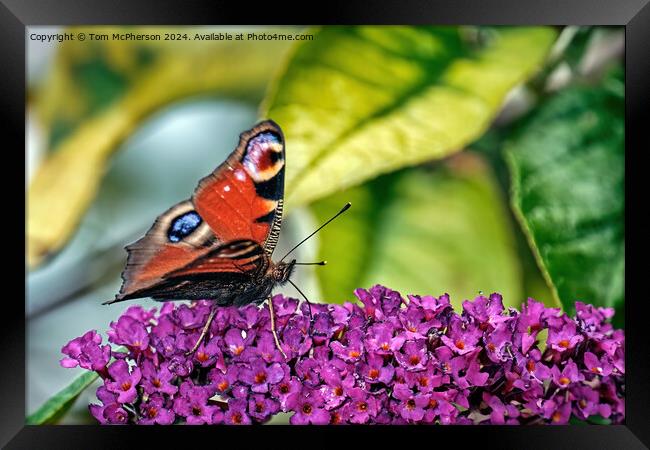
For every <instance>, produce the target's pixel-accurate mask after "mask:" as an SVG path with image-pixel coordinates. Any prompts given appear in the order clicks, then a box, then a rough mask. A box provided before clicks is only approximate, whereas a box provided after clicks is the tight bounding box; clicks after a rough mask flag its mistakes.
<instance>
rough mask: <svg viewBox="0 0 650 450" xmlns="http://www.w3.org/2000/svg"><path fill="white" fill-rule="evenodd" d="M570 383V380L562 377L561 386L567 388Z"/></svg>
mask: <svg viewBox="0 0 650 450" xmlns="http://www.w3.org/2000/svg"><path fill="white" fill-rule="evenodd" d="M570 382H571V380H569V379H568V378H567V377H562V378H560V384H561V385H562V386H566V385H567V384H569V383H570Z"/></svg>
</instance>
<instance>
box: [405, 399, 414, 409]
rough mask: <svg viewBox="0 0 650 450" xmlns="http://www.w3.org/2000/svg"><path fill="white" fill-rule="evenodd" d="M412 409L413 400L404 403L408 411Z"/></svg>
mask: <svg viewBox="0 0 650 450" xmlns="http://www.w3.org/2000/svg"><path fill="white" fill-rule="evenodd" d="M414 408H415V400H413V399H412V398H411V399H409V400H408V401H407V402H406V409H409V410H410V409H414Z"/></svg>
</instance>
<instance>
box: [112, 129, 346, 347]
mask: <svg viewBox="0 0 650 450" xmlns="http://www.w3.org/2000/svg"><path fill="white" fill-rule="evenodd" d="M284 169H285V149H284V136H283V134H282V130H281V129H280V127H279V126H278V124H276V123H275V122H273V121H271V120H266V121H263V122H261V123H259V124H257V125H256V126H255V127H253V128H252V129H250V130H248V131H245V132H243V133H242V134H241V135H240V137H239V145H238V146H237V148H236V149H235V150H234V151H233V152H232V154H231V155H230V156H229V157H228V158H227V159H226V161H225V162H224V163H223V164H221V165H220V166H219V167H217V169H216V170H214V172H212V173H211V174H210V175H208V176H207V177H205V178H203V179H202V180H201V181H200V182H199V185H198V186H197V188H196V189H195V191H194V194H193V195H192V197H191V198H190V199H188V200H185V201H182V202H180V203H177V204H176V205H174V206H172V207H171V208H169V209H168V210H167V211H165V212H164V213H163V214H161V215H160V216H158V218H157V219H156V221H155V222H154V224H153V226H152V227H151V228H150V229H149V231H147V232H146V234H145V235H144V236H143V237H142V238H141V239H139V240H138V241H136V242H135V243H133V244H131V245H128V246H127V247H126V250H127V252H128V258H127V262H126V267H125V269H124V271H123V272H122V279H123V283H122V287H121V289H120V292H119V293H118V294H117V295H116V296H115V298H114V299H113V300H110V301H107V302H105V303H104V304H111V303H116V302H121V301H125V300H130V299H135V298H143V297H151V298H153V299H154V300H161V301H165V300H199V299H204V300H205V299H209V300H213V301H214V303H215V307H213V308H212V313H211V314H210V316H209V317H208V320H207V323H206V324H205V327H204V329H203V332H202V333H201V336H200V337H199V340H198V342H197V343H196V345H195V347H194V349H193V350H192V351H191V352H193V351H194V350H195V349H196V347H197V346H198V345H199V343H200V342H201V340H202V339H203V337H204V336H205V334H206V332H207V330H208V327H209V326H210V323H211V321H212V318H213V317H214V314H215V312H216V307H217V306H225V305H235V306H241V305H246V304H249V303H261V302H263V301H264V300H265V299H267V298H269V296H270V294H271V291H272V290H273V288H274V287H275V286H277V285H281V284H283V283H286V282H287V281H289V282H291V281H290V279H289V278H290V277H291V274H292V272H293V270H294V268H295V266H296V264H300V263H296V260H295V259H294V260H291V261H290V262H282V260H280V262H277V263H276V262H274V261H273V260H271V255H272V254H273V250H274V249H275V246H276V244H277V242H278V237H279V234H280V228H281V225H282V206H283V202H284V199H283V197H284ZM349 206H350V205H349V204H347V205H346V206H345V207H344V208H343V209H342V210H341V211H340V212H339V213H338V214H336V215H335V216H334V217H332V218H331V219H330V220H328V221H327V222H326V223H325V224H323V225H322V226H321V227H320V228H318V230H320V229H321V228H323V227H324V226H325V225H327V224H328V223H329V222H331V221H332V220H333V219H334V218H336V217H338V215H340V214H341V213H342V212H343V211H345V210H346V209H347V208H348V207H349ZM318 230H316V231H315V232H314V233H312V234H311V235H310V236H308V237H307V238H305V239H304V240H303V241H301V242H300V244H301V243H302V242H304V241H305V240H306V239H308V238H309V237H311V236H312V235H313V234H315V233H316V232H317V231H318ZM300 244H298V245H300ZM296 247H297V246H296ZM296 247H294V248H293V249H292V250H291V251H293V250H294V249H295V248H296ZM291 251H290V252H289V253H291ZM289 253H287V255H288V254H289ZM287 255H285V257H286V256H287ZM282 259H284V257H283V258H282ZM317 264H324V262H323V263H317ZM292 284H293V283H292ZM294 286H295V285H294ZM296 288H297V287H296ZM301 294H302V293H301ZM305 299H306V297H305ZM269 307H270V308H271V325H272V329H273V334H274V337H275V340H276V344H277V345H278V348H279V349H280V350H281V351H282V349H281V347H280V345H279V342H278V339H277V335H276V333H275V324H274V317H273V311H272V307H273V305H272V302H269ZM191 352H189V353H191ZM283 353H284V352H283Z"/></svg>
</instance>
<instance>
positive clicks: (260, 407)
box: [255, 402, 264, 413]
mask: <svg viewBox="0 0 650 450" xmlns="http://www.w3.org/2000/svg"><path fill="white" fill-rule="evenodd" d="M255 411H257V412H258V413H261V412H263V411H264V404H263V403H259V402H258V403H255Z"/></svg>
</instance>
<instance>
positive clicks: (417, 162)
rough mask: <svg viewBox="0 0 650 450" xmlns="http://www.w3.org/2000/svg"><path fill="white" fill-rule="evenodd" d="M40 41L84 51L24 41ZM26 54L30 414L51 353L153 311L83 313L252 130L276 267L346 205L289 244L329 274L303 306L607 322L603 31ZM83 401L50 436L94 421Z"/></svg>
mask: <svg viewBox="0 0 650 450" xmlns="http://www.w3.org/2000/svg"><path fill="white" fill-rule="evenodd" d="M57 33H58V34H60V33H72V34H73V35H75V36H79V34H80V33H83V34H84V36H86V39H85V40H84V41H80V40H79V39H75V40H71V41H63V42H58V41H56V40H52V41H51V42H47V40H46V41H43V40H37V39H39V38H38V36H48V35H55V34H57ZM114 33H118V34H124V33H132V34H134V35H141V36H145V35H147V36H159V37H160V38H161V40H159V41H158V40H120V39H114V38H113V34H114ZM91 34H93V35H94V36H96V37H97V39H92V38H91V37H90V35H91ZM223 35H229V36H231V38H232V39H231V40H224V39H215V37H218V36H223ZM238 35H240V36H241V37H242V38H241V39H237V36H238ZM101 36H107V38H106V39H101V38H100V37H101ZM201 36H202V37H201ZM166 37H168V40H165V38H166ZM289 37H291V38H289ZM26 45H27V57H28V61H27V70H28V93H27V111H28V116H27V151H26V174H25V178H26V192H27V230H26V234H27V236H26V237H27V249H26V252H27V254H26V258H27V264H28V276H27V296H26V308H25V311H26V315H27V319H28V342H27V345H28V349H27V358H28V360H27V375H28V377H29V379H28V380H27V386H28V390H27V393H26V395H27V410H28V413H30V412H32V411H34V410H36V409H37V408H38V407H39V406H40V405H41V404H42V403H43V402H45V401H46V400H47V399H48V398H49V397H51V396H52V395H54V394H55V393H56V392H58V391H59V390H60V389H62V388H63V387H65V386H66V385H68V384H69V383H70V382H71V381H72V380H73V379H74V378H75V377H76V376H78V374H79V373H81V372H82V371H81V370H77V369H75V370H70V369H65V370H64V369H62V368H61V367H60V366H59V363H58V361H59V359H60V358H61V354H60V349H61V347H62V346H63V345H64V344H65V343H67V342H68V341H69V340H70V339H72V338H74V337H77V336H79V335H81V334H82V333H84V332H85V331H87V330H89V329H96V330H97V331H99V332H100V333H102V334H103V335H104V336H105V331H106V329H107V328H108V327H109V323H110V321H111V320H115V319H116V318H117V317H118V316H119V315H120V313H121V312H122V311H123V310H125V309H126V308H127V307H128V306H129V305H130V304H141V305H143V306H145V307H149V308H150V307H154V306H159V305H158V304H156V303H155V302H153V301H151V300H147V299H143V300H136V301H134V302H132V303H129V304H118V305H113V306H101V303H102V302H103V301H105V300H107V299H110V298H112V297H113V296H114V295H115V293H116V292H117V291H118V290H119V287H120V285H121V279H120V273H121V271H122V269H123V267H124V264H125V261H126V251H125V250H124V249H123V247H124V246H125V245H127V244H129V243H131V242H133V241H134V240H136V239H138V238H139V237H140V236H141V235H142V234H143V233H144V232H145V231H146V230H147V229H148V228H149V227H150V226H151V224H152V223H153V221H154V219H155V218H156V216H157V215H159V214H160V213H162V212H163V211H165V210H166V209H167V208H168V207H170V206H171V205H173V204H174V203H176V202H178V201H181V200H184V199H186V198H188V197H190V196H191V194H192V192H193V190H194V188H195V187H196V185H197V182H198V180H199V179H200V178H202V177H203V176H205V175H207V174H208V173H210V172H211V171H212V170H213V169H214V168H215V167H216V166H218V165H219V164H220V163H221V162H222V161H223V160H224V159H225V158H226V157H227V155H228V154H229V153H230V152H231V151H232V150H233V149H234V147H235V146H236V144H237V142H238V136H239V133H240V132H242V131H243V130H245V129H248V128H250V127H251V126H252V125H254V124H255V123H256V122H257V121H258V120H260V119H263V118H271V119H273V120H275V121H276V122H278V123H279V124H280V126H281V127H282V128H283V130H284V131H285V135H286V147H287V178H286V187H285V189H286V193H285V199H286V211H287V216H286V219H285V222H284V224H283V229H282V235H281V240H280V244H279V248H278V250H277V252H276V253H277V254H282V251H283V250H285V251H286V250H288V249H289V248H290V247H291V246H292V245H293V244H295V243H296V242H298V241H299V240H300V239H301V238H303V237H304V236H306V235H307V234H309V233H310V232H311V231H312V230H314V229H315V228H316V227H317V226H318V224H319V223H321V222H323V221H324V220H326V219H327V218H328V217H330V216H331V215H332V214H334V213H335V212H337V211H338V210H339V208H340V207H341V206H342V205H343V204H344V203H345V202H346V201H351V202H352V204H353V207H352V208H351V209H350V211H349V212H348V213H346V214H345V215H344V216H342V217H341V218H340V219H339V220H337V221H336V222H334V223H333V224H332V225H330V226H328V228H326V229H325V230H324V231H323V232H321V233H319V235H317V236H316V237H314V238H313V239H311V240H310V241H309V242H308V243H307V244H305V245H303V246H301V247H300V249H299V253H298V255H297V258H299V260H301V261H310V260H314V261H315V260H317V259H326V260H328V262H329V264H328V265H327V266H326V267H322V268H321V267H318V268H316V269H314V268H312V267H302V268H300V270H298V271H297V274H296V276H295V278H294V280H295V282H296V283H297V284H298V286H300V287H301V289H303V291H304V292H305V293H306V294H307V295H308V296H309V298H310V299H311V300H312V301H317V302H318V301H321V302H329V303H342V302H343V301H346V300H352V299H353V291H354V289H356V288H358V287H365V288H368V287H371V286H372V285H374V284H377V283H379V284H384V285H386V286H388V287H390V288H393V289H396V290H399V291H401V292H402V294H403V295H406V294H411V293H412V294H422V295H427V294H430V295H440V294H443V293H445V292H447V293H449V294H450V295H451V297H452V302H453V303H454V305H455V307H459V305H460V304H461V302H462V300H464V299H467V298H473V297H475V296H477V295H479V294H480V293H485V294H489V293H491V292H500V293H502V294H503V295H504V303H505V304H506V305H507V306H513V307H519V306H520V304H521V303H522V301H525V299H526V298H528V297H533V298H536V299H538V300H540V301H543V302H544V303H546V304H547V305H552V306H556V307H559V308H563V309H564V310H566V311H567V312H572V308H573V303H574V302H575V301H576V300H579V301H583V302H587V303H593V304H597V305H601V306H611V307H615V308H616V310H617V318H616V319H615V322H616V325H617V326H619V327H623V325H624V324H623V322H622V318H623V307H624V297H623V281H624V221H623V217H624V190H623V185H624V184H623V183H624V169H623V167H624V146H623V143H624V110H623V104H624V81H623V80H624V74H623V68H622V67H623V66H622V61H623V52H624V32H623V29H622V28H610V27H608V28H604V27H571V26H569V27H530V28H512V27H491V28H488V27H384V26H382V27H322V28H303V27H274V28H270V27H264V28H262V27H248V28H232V27H183V28H160V27H128V28H127V27H121V28H110V27H92V28H89V27H84V28H70V29H61V28H55V27H35V28H30V29H29V30H28V34H27V42H26ZM281 292H284V293H285V294H286V295H291V296H293V297H298V293H297V292H295V291H294V290H293V288H292V287H291V286H289V287H288V288H285V289H284V290H283V291H281ZM92 398H94V389H87V390H86V391H85V392H84V393H83V394H82V396H81V398H80V399H78V400H77V401H76V402H75V404H74V406H73V407H72V409H71V410H70V411H69V412H68V413H67V414H66V415H65V416H64V417H63V419H62V423H92V422H93V421H92V420H91V418H90V415H89V414H88V411H87V404H88V402H89V401H91V399H92Z"/></svg>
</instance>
